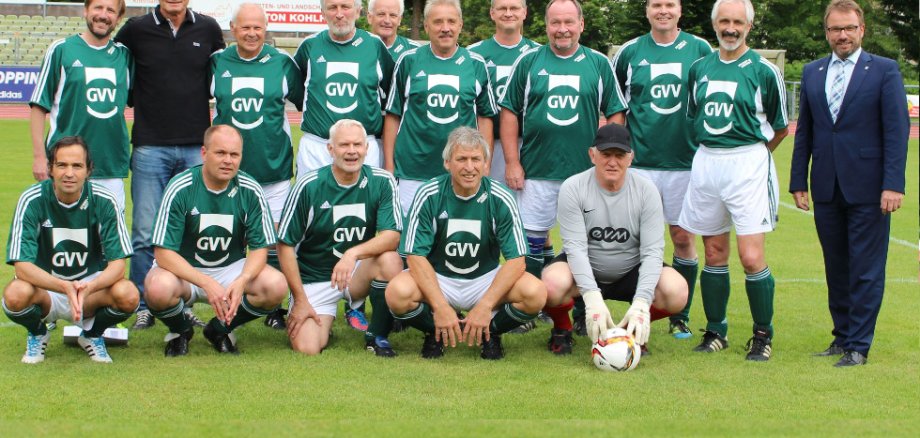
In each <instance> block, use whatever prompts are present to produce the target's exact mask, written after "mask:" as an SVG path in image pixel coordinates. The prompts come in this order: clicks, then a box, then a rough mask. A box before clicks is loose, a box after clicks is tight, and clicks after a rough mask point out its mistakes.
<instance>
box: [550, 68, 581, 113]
mask: <svg viewBox="0 0 920 438" xmlns="http://www.w3.org/2000/svg"><path fill="white" fill-rule="evenodd" d="M560 87H568V88H570V89H572V90H575V95H571V94H552V91H553V90H555V89H556V88H560ZM546 90H547V91H548V92H550V95H549V97H547V98H546V106H548V107H549V110H547V111H546V120H549V121H550V122H553V124H555V125H557V126H569V125H571V124H573V123H575V122H577V121H578V111H576V110H575V107H577V106H578V98H579V96H578V92H579V91H580V90H581V78H580V77H578V76H575V75H549V86H548V87H547V89H546ZM559 91H569V90H565V89H563V90H559ZM553 110H561V111H559V112H557V114H558V113H562V114H568V115H569V116H568V117H569V118H567V119H565V118H561V117H565V116H560V117H556V116H554V115H553V114H552V113H553V112H556V111H553Z"/></svg>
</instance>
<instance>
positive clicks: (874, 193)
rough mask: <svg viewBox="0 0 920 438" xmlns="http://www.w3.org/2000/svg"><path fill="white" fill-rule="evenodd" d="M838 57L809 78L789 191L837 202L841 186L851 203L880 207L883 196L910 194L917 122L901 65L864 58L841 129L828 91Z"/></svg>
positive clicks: (813, 69) (817, 64)
mask: <svg viewBox="0 0 920 438" xmlns="http://www.w3.org/2000/svg"><path fill="white" fill-rule="evenodd" d="M830 61H831V57H830V56H828V57H826V58H822V59H819V60H817V61H814V62H811V63H809V64H808V65H806V66H805V68H804V70H803V71H802V90H801V94H800V102H799V121H798V124H797V126H796V132H795V148H794V150H793V152H792V170H791V176H790V178H789V191H790V192H795V191H809V190H808V164H809V161H811V191H810V192H811V198H812V200H813V201H815V202H830V201H831V199H832V198H833V195H834V181H835V180H836V181H837V182H838V184H840V191H841V192H842V193H843V196H844V198H845V200H846V201H847V202H849V203H851V204H867V203H878V202H879V201H880V199H881V194H882V190H894V191H896V192H900V193H904V168H905V165H906V161H907V137H908V134H909V132H910V119H909V117H908V114H907V95H906V93H905V91H904V82H903V80H902V78H901V72H900V71H899V70H898V64H897V63H896V62H895V61H893V60H891V59H888V58H884V57H881V56H876V55H872V54H870V53H867V52H866V51H863V52H862V54H861V55H860V56H859V60H858V61H857V62H856V66H855V68H854V70H853V76H852V77H851V79H850V83H849V85H848V86H847V91H846V95H845V96H844V98H843V103H842V105H841V107H840V112H839V113H838V116H837V122H836V123H834V122H833V119H832V118H831V113H830V110H829V109H828V107H827V93H826V92H825V91H824V88H825V81H826V80H827V72H828V68H829V65H830Z"/></svg>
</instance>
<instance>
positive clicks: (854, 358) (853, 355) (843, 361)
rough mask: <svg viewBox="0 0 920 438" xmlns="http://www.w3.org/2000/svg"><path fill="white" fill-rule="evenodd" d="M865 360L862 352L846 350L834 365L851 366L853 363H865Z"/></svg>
mask: <svg viewBox="0 0 920 438" xmlns="http://www.w3.org/2000/svg"><path fill="white" fill-rule="evenodd" d="M867 360H868V359H866V356H863V354H862V353H860V352H858V351H847V352H846V353H845V354H844V355H843V357H841V358H840V360H839V361H837V363H835V364H834V366H835V367H852V366H855V365H865V364H866V361H867Z"/></svg>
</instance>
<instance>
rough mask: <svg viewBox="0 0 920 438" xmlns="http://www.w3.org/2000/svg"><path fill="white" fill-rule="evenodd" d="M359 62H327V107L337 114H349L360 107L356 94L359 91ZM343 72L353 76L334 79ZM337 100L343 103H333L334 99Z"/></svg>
mask: <svg viewBox="0 0 920 438" xmlns="http://www.w3.org/2000/svg"><path fill="white" fill-rule="evenodd" d="M358 69H359V65H358V63H357V62H331V61H330V62H327V63H326V96H327V97H326V98H327V100H326V108H329V111H332V112H334V113H336V114H348V113H350V112H352V111H354V110H355V108H357V107H358V100H357V99H356V98H355V95H356V94H357V92H358V71H359V70H358ZM339 74H343V75H347V76H351V78H350V79H347V81H346V79H339V81H338V82H336V81H335V80H333V79H332V77H333V76H336V75H339ZM333 98H334V100H336V101H337V102H339V103H340V104H341V105H344V106H338V105H333V104H332V100H333Z"/></svg>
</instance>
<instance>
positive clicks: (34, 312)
mask: <svg viewBox="0 0 920 438" xmlns="http://www.w3.org/2000/svg"><path fill="white" fill-rule="evenodd" d="M3 313H5V314H6V317H7V318H9V319H10V321H13V322H15V323H16V324H19V325H21V326H23V327H25V328H26V330H28V331H29V334H30V335H32V336H44V335H45V333H48V328H47V327H45V323H44V322H42V308H41V307H40V306H39V305H38V304H33V305H31V306H29V307H26V308H25V309H22V310H20V311H18V312H13V311H11V310H10V309H8V308H7V307H6V300H3Z"/></svg>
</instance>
